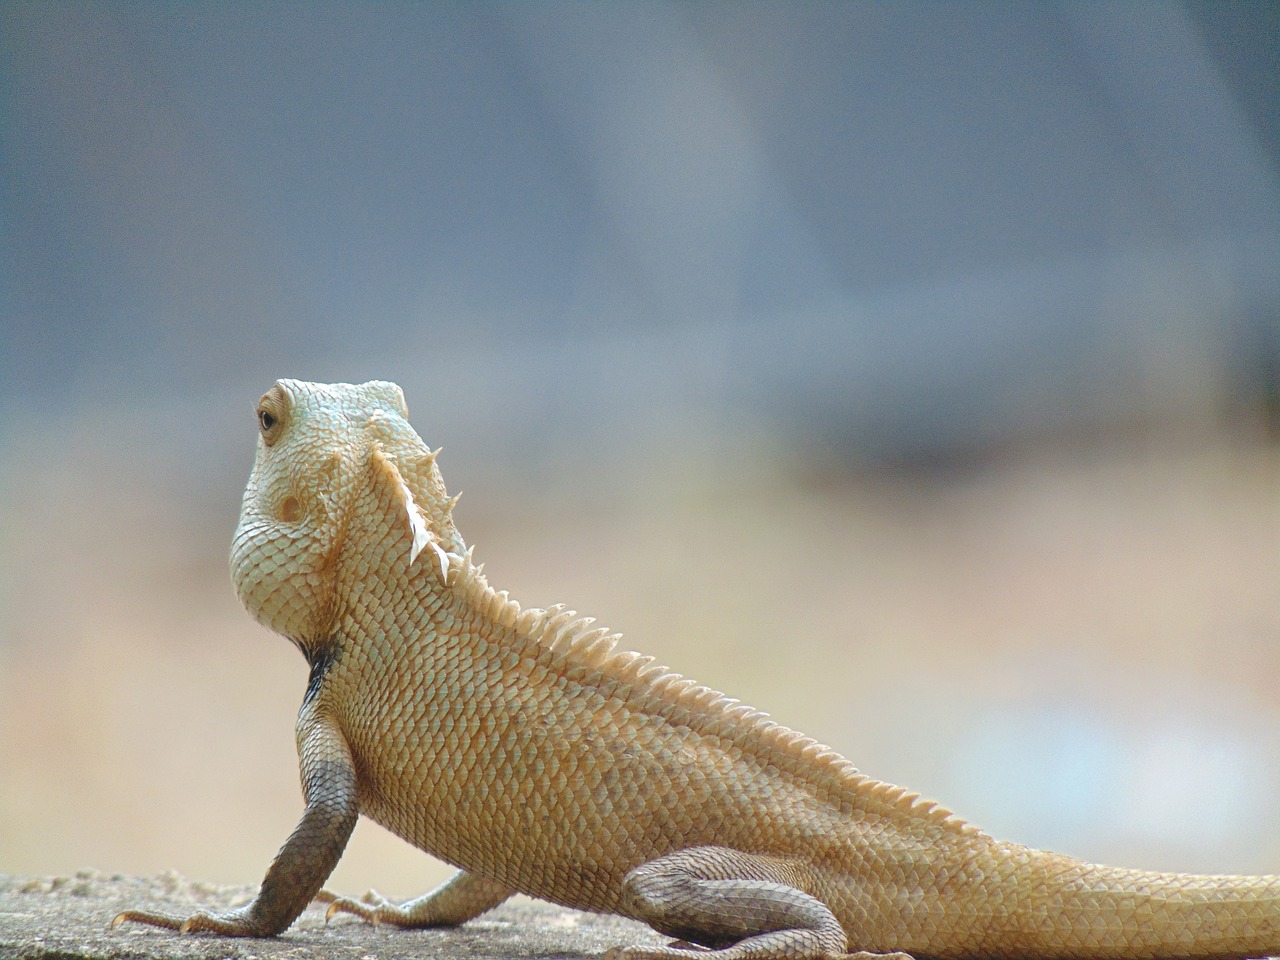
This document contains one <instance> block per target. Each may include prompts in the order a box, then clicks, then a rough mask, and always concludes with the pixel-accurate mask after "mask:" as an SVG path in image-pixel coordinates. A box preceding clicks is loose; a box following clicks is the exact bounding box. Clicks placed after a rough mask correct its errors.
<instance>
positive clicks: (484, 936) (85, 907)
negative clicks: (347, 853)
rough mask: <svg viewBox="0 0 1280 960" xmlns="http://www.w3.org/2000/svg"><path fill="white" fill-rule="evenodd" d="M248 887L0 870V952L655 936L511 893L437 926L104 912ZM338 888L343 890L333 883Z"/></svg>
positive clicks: (27, 959)
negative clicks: (149, 919) (128, 917)
mask: <svg viewBox="0 0 1280 960" xmlns="http://www.w3.org/2000/svg"><path fill="white" fill-rule="evenodd" d="M255 892H256V888H255V887H226V886H216V885H213V884H205V883H200V882H197V881H192V880H188V879H186V878H185V877H182V876H180V875H179V874H177V873H174V872H172V871H171V872H168V873H163V874H160V875H159V876H155V877H132V876H125V875H123V874H107V873H102V872H99V871H96V870H81V871H78V872H77V873H75V874H72V875H68V876H58V877H31V876H12V875H4V874H0V957H4V958H13V960H160V958H165V960H173V958H176V960H271V958H286V957H287V958H288V960H313V958H314V960H320V958H332V960H373V958H375V957H376V958H382V960H397V958H404V960H408V958H428V957H440V958H451V957H458V958H472V957H474V958H479V957H495V958H505V957H512V958H515V957H521V958H524V957H566V958H569V957H595V956H599V955H600V954H601V953H602V952H604V951H605V950H606V949H608V948H609V947H610V946H614V945H616V944H619V943H661V942H663V941H662V940H661V938H659V937H657V936H656V935H655V934H654V933H653V932H652V931H650V930H649V929H648V928H647V927H644V926H642V925H640V924H637V923H633V922H631V921H627V920H622V919H619V918H616V917H603V916H597V915H594V914H587V913H580V912H578V911H576V910H568V909H566V908H563V907H557V906H554V905H552V904H547V903H541V902H538V901H533V900H528V899H525V898H521V897H518V898H515V899H513V900H512V901H509V902H508V903H505V904H503V905H502V906H501V907H498V908H497V909H496V910H493V911H491V912H490V913H487V914H484V915H483V916H481V917H479V918H477V919H475V920H472V921H471V922H469V923H466V924H463V925H462V926H460V927H454V928H450V929H440V930H396V929H391V928H387V927H373V926H370V925H369V924H365V923H363V922H360V921H357V920H355V919H354V918H346V917H343V918H335V920H334V921H333V922H331V923H328V924H326V923H325V920H324V908H323V907H321V906H312V907H310V908H309V909H308V910H307V911H306V912H305V913H304V914H303V915H302V916H301V917H300V918H299V919H298V921H297V923H295V924H294V925H293V926H292V927H291V928H290V929H289V930H288V931H287V932H286V933H284V934H283V935H281V936H279V937H274V938H271V939H262V940H257V939H254V940H237V939H226V938H221V937H211V936H207V935H203V934H199V935H187V936H182V935H179V934H177V933H172V932H170V931H167V930H160V929H155V928H149V927H144V926H139V925H136V924H124V925H122V926H120V927H117V928H116V929H114V930H112V929H109V924H110V922H111V918H112V917H114V916H115V915H116V914H117V913H119V912H120V911H121V910H124V909H127V908H141V909H152V910H156V911H158V912H162V913H172V914H176V915H186V914H189V913H191V912H192V911H193V910H222V909H226V908H227V907H231V906H235V905H237V904H240V903H244V902H246V901H247V900H249V899H251V898H252V897H253V895H254V893H255ZM343 892H344V893H345V892H347V891H343Z"/></svg>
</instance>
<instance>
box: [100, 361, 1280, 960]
mask: <svg viewBox="0 0 1280 960" xmlns="http://www.w3.org/2000/svg"><path fill="white" fill-rule="evenodd" d="M256 415H257V421H258V423H257V429H258V437H257V450H256V455H255V460H254V465H253V468H252V472H251V474H250V478H249V482H248V485H247V487H246V489H245V492H244V498H243V505H242V510H241V516H240V522H239V525H238V527H237V529H236V532H235V535H234V538H233V542H232V548H231V563H230V565H231V572H232V580H233V582H234V584H235V587H236V590H237V593H238V595H239V597H240V599H241V601H242V602H243V603H244V605H245V606H246V607H247V609H248V611H249V612H250V613H251V614H252V615H253V616H254V617H255V618H256V619H257V620H258V621H259V622H261V623H262V624H264V625H266V626H267V627H269V628H271V629H272V630H274V631H276V632H278V633H280V634H282V635H283V636H285V637H286V638H288V639H289V640H290V641H292V642H293V643H294V644H295V645H296V646H297V648H298V649H299V650H300V651H301V652H302V654H303V656H304V657H305V658H306V660H307V662H308V663H309V665H310V676H309V680H308V684H307V688H306V694H305V696H304V699H303V703H302V707H301V709H300V712H299V715H298V722H297V744H298V753H299V759H300V769H301V781H302V789H303V794H304V797H305V800H306V805H305V811H304V813H303V815H302V819H301V821H300V822H299V823H298V825H297V827H296V828H295V830H294V831H293V833H292V834H291V835H290V836H289V838H288V839H287V840H286V842H285V843H284V846H283V847H282V848H281V850H280V851H279V853H278V854H277V856H276V858H275V860H274V861H273V862H272V863H271V865H270V866H269V868H268V870H267V872H266V875H265V878H264V879H263V882H262V885H261V887H260V889H259V892H258V894H257V896H256V897H255V898H254V899H253V901H252V902H250V903H248V904H246V905H245V906H243V907H240V908H237V909H234V910H232V911H229V912H226V913H221V914H209V913H204V912H200V913H195V914H193V915H191V916H189V917H185V918H184V917H174V916H168V915H163V914H157V913H152V912H147V911H143V910H127V911H125V912H123V913H121V914H119V915H118V916H117V917H115V919H114V920H113V921H112V925H113V926H115V925H118V924H120V923H123V922H125V921H133V922H137V923H143V924H150V925H153V926H158V927H164V928H169V929H173V930H180V931H183V932H199V931H208V932H211V933H214V934H222V935H227V936H255V937H257V936H273V935H276V934H279V933H281V932H283V931H284V930H286V929H287V928H288V927H289V926H290V925H291V924H292V923H293V921H294V920H295V919H296V918H297V917H298V916H299V914H300V913H301V912H302V911H303V910H304V909H305V908H306V907H307V906H308V905H309V904H310V903H311V902H312V901H313V900H316V899H319V900H321V901H322V902H328V903H329V908H328V910H329V912H328V916H333V915H335V914H339V913H347V914H354V915H356V916H357V917H361V918H364V919H365V920H366V921H372V922H376V923H380V924H388V925H393V926H395V927H404V928H425V927H437V926H451V925H456V924H460V923H463V922H465V921H467V920H469V919H471V918H473V917H476V916H478V915H479V914H481V913H483V912H484V911H486V910H488V909H490V908H492V907H494V906H496V905H498V904H499V903H501V902H502V901H504V900H505V899H507V898H508V897H509V896H511V895H512V894H513V893H516V892H520V893H524V894H528V895H531V896H533V897H536V898H541V899H544V900H549V901H552V902H554V903H558V904H561V905H565V906H568V907H574V908H579V909H582V910H588V911H597V912H604V913H614V914H619V915H623V916H626V917H631V918H634V919H637V920H640V921H643V922H645V923H647V924H649V925H650V926H651V927H652V928H653V929H655V930H656V931H658V932H659V933H660V934H664V935H666V936H668V937H671V938H674V942H672V943H671V944H669V945H653V946H650V945H631V946H619V947H615V948H613V949H612V950H610V951H609V953H608V954H607V956H608V957H609V958H610V960H647V958H653V960H689V958H691V957H693V958H696V957H699V956H706V957H709V958H714V960H764V958H783V960H786V958H791V960H810V958H819V957H834V956H840V955H844V954H845V953H846V952H852V954H854V955H857V956H862V957H870V956H872V955H883V954H893V955H897V956H904V955H905V956H907V957H917V958H939V960H948V958H955V960H960V958H978V957H1010V958H1012V957H1026V958H1070V957H1078V958H1083V957H1109V958H1115V960H1142V958H1157V957H1203V958H1208V957H1214V958H1228V957H1240V958H1243V957H1256V956H1261V955H1264V954H1268V953H1276V952H1280V877H1277V876H1267V877H1221V876H1197V875H1183V874H1162V873H1152V872H1142V871H1135V870H1125V869H1118V868H1113V867H1106V866H1099V865H1093V864H1089V863H1085V862H1082V861H1080V860H1077V859H1073V858H1071V857H1068V856H1065V855H1062V854H1056V853H1051V852H1046V851H1040V850H1036V849H1032V848H1029V847H1025V846H1021V845H1018V844H1014V843H1009V842H1004V841H1000V840H997V839H995V838H993V837H991V836H989V835H988V834H987V833H985V832H984V831H982V830H981V829H979V828H978V827H976V826H974V825H973V824H971V823H969V822H967V821H965V820H964V819H962V818H961V817H959V816H957V815H956V814H953V813H952V812H951V811H949V810H948V809H946V808H944V807H942V806H939V805H938V804H937V803H935V802H933V801H930V800H927V799H924V798H922V797H920V796H919V795H917V794H916V793H913V792H910V791H908V790H906V789H904V788H901V787H898V786H894V785H892V784H889V783H886V782H882V781H879V780H875V779H873V778H871V777H870V776H868V775H866V774H864V773H862V772H860V771H859V770H858V769H857V768H856V767H854V766H853V765H852V764H851V763H850V762H849V761H848V760H846V759H844V758H843V757H842V756H841V755H839V754H837V753H836V752H835V751H834V750H832V749H830V748H829V747H827V746H825V745H823V744H821V743H819V742H817V741H815V740H813V739H810V738H808V737H805V736H803V735H802V734H800V733H798V732H796V731H793V730H791V729H789V728H787V727H785V726H782V725H781V724H778V723H776V722H774V721H773V720H771V719H769V718H768V717H767V716H766V715H764V714H762V713H760V712H759V711H756V710H754V709H753V708H751V707H749V706H746V705H744V704H741V703H739V702H738V701H736V700H733V699H731V698H728V697H725V696H723V695H722V694H720V693H719V692H717V691H715V690H712V689H709V688H707V687H705V686H701V685H699V684H697V683H695V682H694V681H692V680H690V679H688V678H685V677H682V676H680V675H679V674H676V673H674V672H672V671H671V670H669V669H667V668H666V667H665V666H662V665H660V664H658V663H656V662H655V661H654V659H653V658H652V657H647V656H641V655H639V654H637V653H633V652H629V651H625V650H621V649H619V646H618V644H619V640H620V636H619V635H618V634H614V633H611V632H610V631H608V630H607V629H604V628H600V627H597V626H596V625H595V623H594V621H593V620H591V619H590V618H585V617H579V616H578V615H577V614H576V613H575V612H573V611H571V610H569V609H567V608H566V607H564V606H563V605H556V606H552V607H549V608H546V609H542V608H525V607H522V606H521V605H520V604H519V603H518V602H517V601H515V600H513V599H512V598H511V597H510V596H509V595H508V594H507V593H506V592H505V591H496V590H494V589H493V588H492V587H490V585H489V583H488V580H487V578H486V575H485V573H484V570H483V566H482V565H479V564H477V563H475V561H474V555H473V551H472V550H471V549H469V548H468V547H467V546H466V544H465V543H464V541H463V539H462V537H461V535H460V534H459V532H458V530H457V528H456V526H455V523H454V518H453V510H454V504H455V503H456V502H457V500H456V497H455V498H451V497H449V495H448V493H447V492H446V489H445V485H444V481H443V479H442V477H441V474H440V471H439V467H438V463H437V456H438V454H439V450H435V451H433V450H431V449H430V448H429V447H428V446H427V445H426V443H425V442H424V441H423V440H422V439H421V437H420V436H419V435H418V433H417V432H416V431H415V430H414V428H413V427H412V426H411V425H410V423H409V415H408V409H407V407H406V405H405V400H404V395H403V392H402V391H401V390H400V388H399V387H398V386H397V385H395V384H394V383H390V382H386V381H373V382H369V383H364V384H359V385H354V384H316V383H307V382H302V381H297V380H280V381H278V382H277V383H276V384H275V385H274V386H273V387H272V388H271V389H270V390H269V391H268V392H267V393H266V394H265V395H264V396H263V397H262V399H261V401H260V402H259V404H258V407H257V414H256ZM360 815H365V816H367V817H370V818H372V819H373V820H375V821H377V822H378V823H380V824H382V825H383V826H384V827H387V828H388V829H389V830H391V831H392V832H393V833H395V834H397V835H399V836H400V837H402V838H403V839H404V840H406V841H408V842H409V843H411V844H413V845H415V846H416V847H419V848H421V849H422V850H424V851H426V852H427V853H430V854H432V855H434V856H436V857H438V858H440V859H442V860H444V861H447V862H449V863H451V864H452V865H454V866H456V867H458V868H460V869H459V872H458V873H457V874H456V875H455V876H454V877H453V878H452V879H451V880H449V881H447V882H446V883H445V884H443V885H442V886H440V887H439V888H437V889H435V890H433V891H432V892H430V893H427V894H426V895H424V896H422V897H419V898H417V899H415V900H411V901H409V902H406V903H404V904H396V903H393V902H390V901H388V900H386V899H385V898H382V897H380V896H378V895H375V894H373V893H372V892H370V894H366V895H365V897H364V898H361V899H351V898H345V897H338V896H335V895H333V894H330V893H328V892H327V891H325V890H323V889H322V888H323V886H324V883H325V881H326V880H327V878H328V877H329V874H330V873H331V871H332V870H333V868H334V866H335V865H336V863H337V862H338V860H339V858H340V856H341V854H342V851H343V848H344V846H345V845H346V843H347V840H348V838H349V836H350V834H351V831H352V829H353V827H354V825H355V823H356V820H357V818H358V816H360Z"/></svg>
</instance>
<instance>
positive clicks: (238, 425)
mask: <svg viewBox="0 0 1280 960" xmlns="http://www.w3.org/2000/svg"><path fill="white" fill-rule="evenodd" d="M1278 51H1280V5H1278V4H1276V3H1262V2H1259V3H1217V2H1212V3H1210V2H1197V0H1188V2H1181V3H1175V2H1168V3H1130V4H1097V5H1094V4H1077V3H1059V2H1044V3H1037V4H1018V3H1001V2H993V3H983V4H955V5H943V4H934V3H912V2H900V3H881V4H852V3H850V4H836V3H813V2H798V3H789V4H757V3H715V2H712V3H697V4H692V3H689V4H685V3H649V2H638V3H628V4H603V3H585V2H584V3H560V2H553V3H546V4H536V5H535V4H452V3H449V4H445V3H439V4H419V3H405V4H395V3H380V4H348V3H337V2H333V3H321V4H311V5H302V4H276V5H261V4H148V3H111V4H106V3H93V2H89V3H80V4H74V5H67V4H58V3H45V2H13V3H8V4H5V5H4V7H3V10H2V11H0V57H2V59H0V69H2V71H3V73H2V80H0V83H2V87H0V110H2V111H3V113H2V115H0V137H2V138H3V139H2V141H0V143H2V153H3V177H4V181H3V199H2V207H0V229H2V230H3V242H2V243H0V257H2V260H0V264H2V266H0V270H2V271H3V272H2V273H0V280H2V286H0V870H2V871H5V872H11V873H14V872H16V873H36V874H48V873H59V872H68V871H71V870H74V869H77V868H80V867H86V866H88V867H97V868H100V869H104V870H108V871H112V872H114V871H127V872H135V873H153V872H157V871H160V870H163V869H167V868H176V869H178V870H180V871H181V872H183V873H185V874H188V875H191V876H193V877H197V878H201V879H205V880H211V881H221V882H245V883H256V882H257V881H258V880H259V879H260V877H261V875H262V872H263V870H264V869H265V867H266V865H267V863H268V861H269V860H270V858H271V856H272V855H273V854H274V853H275V851H276V849H277V847H278V846H279V844H280V843H281V842H282V841H283V839H284V838H285V836H287V834H288V832H289V831H290V830H291V829H292V827H293V825H294V823H295V822H296V819H297V817H298V815H299V813H300V811H301V799H300V795H299V791H298V786H297V766H296V757H295V751H294V744H293V718H294V715H295V713H296V710H297V706H298V704H299V703H300V701H301V697H302V693H303V688H304V686H305V680H306V666H305V664H304V662H303V661H302V658H301V657H299V656H298V655H297V653H296V652H295V651H294V650H293V649H292V647H291V646H290V645H289V644H288V643H287V642H285V641H284V640H281V639H280V638H278V637H275V636H273V635H270V634H268V633H267V632H266V631H265V630H263V629H262V628H260V627H258V626H256V625H255V624H254V623H253V622H252V621H251V620H250V619H249V617H248V616H247V615H245V614H244V613H243V611H241V610H240V608H239V606H238V604H237V602H236V600H235V597H234V595H233V593H232V590H231V587H230V585H229V582H228V578H227V573H226V559H225V558H226V553H227V547H228V544H229V541H230V536H231V532H232V530H233V528H234V526H235V522H236V517H237V513H238V506H239V495H240V490H241V489H242V487H243V484H244V481H245V478H246V477H247V475H248V471H249V467H250V464H251V462H252V456H253V446H254V438H255V424H254V420H253V410H254V404H255V403H256V400H257V398H258V396H259V395H260V394H261V393H262V392H263V391H264V390H266V389H267V388H268V387H269V386H270V385H271V383H272V382H273V381H274V380H275V379H276V378H277V377H284V376H288V377H298V378H303V379H313V380H326V381H327V380H346V381H361V380H364V379H368V378H373V377H378V378H386V379H392V380H396V381H398V382H399V383H400V384H402V385H403V387H404V389H405V392H406V394H407V397H408V401H409V406H410V409H411V412H412V414H413V420H414V423H415V425H416V426H417V427H418V429H419V431H420V432H421V433H422V435H423V436H424V438H425V439H426V440H427V441H428V442H429V443H430V444H432V445H433V446H435V445H439V444H443V445H444V447H445V453H444V455H443V456H442V459H441V464H442V468H443V471H444V475H445V479H446V481H447V482H448V484H449V486H450V489H451V490H458V489H463V490H465V491H466V496H465V497H464V498H463V499H462V502H461V506H460V507H459V512H458V518H459V524H460V527H461V529H462V532H463V534H464V536H465V537H466V538H467V540H468V541H469V542H471V543H473V544H475V545H476V554H477V556H478V558H480V559H482V560H485V561H486V562H487V570H488V571H489V574H490V578H491V581H492V582H493V583H494V584H495V585H496V586H498V587H502V588H506V589H509V590H510V591H511V592H512V594H513V595H514V596H516V597H518V598H519V599H520V600H521V601H522V602H524V603H526V604H530V605H546V604H549V603H553V602H557V601H562V600H563V601H566V602H568V603H570V604H571V605H572V606H574V607H576V608H577V609H579V610H581V611H583V612H585V613H590V614H592V615H594V616H596V617H598V618H599V619H600V620H601V621H602V622H603V623H607V624H609V625H610V626H612V627H615V628H617V629H620V630H622V631H623V632H624V634H625V638H626V643H627V644H628V645H629V646H634V647H636V648H639V649H641V650H643V651H645V652H647V653H652V654H655V655H657V656H659V658H660V659H661V660H663V661H665V662H667V663H670V664H671V665H672V666H673V667H675V668H676V669H678V670H680V671H681V672H683V673H686V674H688V675H690V676H693V677H695V678H697V679H698V680H700V681H702V682H705V683H708V684H710V685H712V686H715V687H717V688H719V689H724V690H727V691H729V692H730V693H732V694H733V695H734V696H737V697H741V698H742V699H743V700H745V701H746V702H748V703H752V704H753V705H755V706H758V707H760V708H761V709H764V710H768V711H770V712H771V713H772V714H773V715H774V716H775V718H777V719H778V720H780V721H781V722H784V723H787V724H788V725H791V726H795V727H797V728H799V729H802V730H804V731H805V732H807V733H809V734H811V735H813V736H816V737H818V738H820V739H822V740H824V741H825V742H828V743H830V744H832V745H833V746H835V747H836V748H837V749H838V750H840V751H841V752H842V753H844V754H846V755H847V756H849V757H850V758H851V759H852V760H854V761H855V762H856V763H857V764H858V765H859V766H860V767H862V768H863V769H864V770H866V771H867V772H869V773H871V774H872V775H874V776H877V777H879V778H881V779H887V780H892V781H895V782H899V783H903V784H906V785H908V786H910V787H911V788H913V789H915V790H919V791H922V792H923V793H925V794H927V795H929V796H932V797H936V798H939V799H940V800H942V801H943V802H944V803H946V804H947V805H948V806H950V807H952V808H953V809H955V810H957V811H958V812H959V813H961V814H963V815H965V816H966V817H968V818H969V819H972V820H973V821H975V822H977V823H978V824H979V825H981V826H983V827H984V828H986V829H987V830H988V831H990V832H992V833H994V834H996V835H999V836H1002V837H1005V838H1008V839H1012V840H1018V841H1021V842H1024V843H1030V844H1034V845H1037V846H1045V847H1050V848H1054V849H1058V850H1062V851H1064V852H1067V853H1071V854H1074V855H1076V856H1080V857H1084V858H1086V859H1091V860H1101V861H1110V862H1115V863H1121V864H1124V865H1130V866H1141V867H1149V868H1156V869H1166V870H1190V871H1206V872H1262V871H1270V872H1280V828H1277V826H1276V825H1277V824H1278V823H1280V800H1278V799H1277V797H1280V693H1278V692H1277V689H1278V685H1280V592H1278V590H1277V587H1278V586H1280V581H1278V579H1277V574H1278V571H1280V109H1278V98H1277V93H1276V92H1277V91H1278V90H1280V52H1278ZM446 872H447V871H446V869H445V868H444V867H443V866H441V865H439V864H436V863H433V862H432V861H431V860H430V859H429V858H427V857H425V856H424V855H423V854H421V853H419V852H417V851H414V850H412V849H410V848H409V847H407V846H406V845H405V844H402V843H400V842H399V841H397V840H395V839H394V838H391V837H390V836H389V835H387V834H386V833H384V832H383V831H382V830H381V829H380V828H378V827H376V826H375V825H372V824H367V823H366V824H362V825H361V826H360V827H359V828H358V830H357V833H356V836H355V838H354V840H353V842H352V845H351V848H350V850H349V852H348V855H347V856H346V858H345V859H344V860H343V862H342V865H341V866H340V867H339V870H338V873H337V874H336V875H335V877H334V878H333V880H332V883H331V886H332V887H333V888H334V889H338V890H342V891H344V892H359V891H361V890H363V889H364V888H366V887H368V886H373V885H376V886H378V887H379V888H380V889H382V890H383V891H384V892H386V893H389V894H392V895H395V896H410V895H416V894H417V893H420V892H421V891H422V890H424V889H425V888H426V887H427V886H428V885H430V884H431V883H433V882H434V881H436V880H439V879H441V878H442V877H443V876H444V875H445V874H446Z"/></svg>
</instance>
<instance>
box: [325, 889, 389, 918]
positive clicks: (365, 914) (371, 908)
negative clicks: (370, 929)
mask: <svg viewBox="0 0 1280 960" xmlns="http://www.w3.org/2000/svg"><path fill="white" fill-rule="evenodd" d="M316 900H318V901H320V902H321V903H327V904H329V909H328V910H326V911H325V913H324V921H325V923H328V922H329V921H330V920H332V919H333V918H334V917H335V916H337V915H338V914H340V913H349V914H352V915H353V916H357V917H359V918H360V919H361V920H365V921H367V922H368V923H372V924H373V925H374V926H378V925H379V924H380V923H382V922H383V921H384V920H386V919H389V917H388V916H387V914H388V912H389V911H392V910H395V909H396V906H395V904H394V903H392V902H391V901H390V900H388V899H387V898H386V897H384V896H383V895H382V894H380V893H378V891H377V890H368V891H366V892H365V894H364V896H362V897H361V898H360V899H359V900H352V899H351V898H350V897H339V896H336V895H335V894H332V893H330V892H329V891H328V890H321V891H320V892H319V893H318V894H316Z"/></svg>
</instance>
